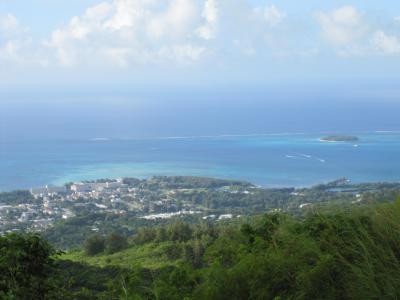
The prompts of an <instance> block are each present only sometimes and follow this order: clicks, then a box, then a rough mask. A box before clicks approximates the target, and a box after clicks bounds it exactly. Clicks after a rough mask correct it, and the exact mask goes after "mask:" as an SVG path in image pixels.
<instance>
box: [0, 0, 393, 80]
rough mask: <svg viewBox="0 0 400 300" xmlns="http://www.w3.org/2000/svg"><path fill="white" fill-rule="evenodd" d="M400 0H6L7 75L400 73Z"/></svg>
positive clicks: (2, 34)
mask: <svg viewBox="0 0 400 300" xmlns="http://www.w3.org/2000/svg"><path fill="white" fill-rule="evenodd" d="M399 67H400V2H399V1H389V0H383V1H372V0H369V1H368V0H367V1H366V0H363V1H320V0H319V1H318V0H307V1H293V0H280V1H261V0H162V1H161V0H109V1H98V0H69V1H61V0H30V1H22V0H12V1H11V0H0V82H1V83H0V85H2V86H3V88H4V86H6V87H7V88H9V87H14V86H15V87H24V86H29V85H37V84H45V85H46V84H54V85H57V84H59V85H69V84H71V85H74V84H75V85H76V84H100V83H102V84H107V85H109V86H113V85H118V84H121V83H126V84H130V83H137V84H141V85H154V84H176V83H182V84H196V83H197V84H198V83H202V82H203V83H216V82H217V83H226V84H228V83H236V82H240V83H242V84H245V83H257V82H258V83H260V84H261V83H271V84H273V83H274V82H303V81H304V82H330V81H334V82H336V81H337V82H340V81H348V80H351V81H355V82H358V81H361V82H371V81H374V80H378V81H379V80H393V81H396V80H397V79H399V76H400V72H398V70H399Z"/></svg>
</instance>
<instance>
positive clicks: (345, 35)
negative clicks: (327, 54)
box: [315, 6, 368, 47]
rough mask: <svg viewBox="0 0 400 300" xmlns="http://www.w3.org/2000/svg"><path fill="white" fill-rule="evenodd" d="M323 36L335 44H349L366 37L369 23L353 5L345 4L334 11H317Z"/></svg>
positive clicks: (339, 45)
mask: <svg viewBox="0 0 400 300" xmlns="http://www.w3.org/2000/svg"><path fill="white" fill-rule="evenodd" d="M315 16H316V19H317V21H318V23H319V25H320V27H321V31H322V36H323V37H324V39H325V40H326V41H328V42H329V43H330V44H332V45H334V46H338V47H341V46H346V47H347V46H349V45H351V44H352V43H354V42H356V41H357V40H360V39H362V38H364V37H365V35H366V33H367V32H368V25H367V23H366V22H365V21H364V19H363V15H362V14H361V13H360V12H359V11H358V10H357V9H356V8H355V7H353V6H343V7H340V8H338V9H335V10H333V11H332V12H317V13H316V14H315Z"/></svg>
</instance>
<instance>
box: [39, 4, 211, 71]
mask: <svg viewBox="0 0 400 300" xmlns="http://www.w3.org/2000/svg"><path fill="white" fill-rule="evenodd" d="M200 21H201V18H200V11H199V6H198V5H197V4H196V1H195V0H167V1H166V2H164V3H162V2H160V1H154V0H114V1H112V2H111V3H106V2H104V3H101V4H99V5H97V6H94V7H91V8H89V9H87V10H86V12H85V13H84V14H83V15H82V16H75V17H73V18H72V19H71V21H70V22H69V24H68V25H67V26H65V27H64V28H61V29H57V30H54V31H53V33H52V36H51V38H50V39H49V40H48V41H46V42H45V45H46V46H47V47H49V48H52V49H54V50H55V51H56V57H57V60H58V61H59V62H60V63H61V64H63V65H67V66H72V65H75V64H78V63H84V62H86V63H90V62H94V61H95V60H97V61H102V62H103V63H107V62H108V63H110V64H114V65H117V66H128V65H129V64H130V62H132V63H159V62H161V60H162V59H164V61H165V62H168V61H175V62H179V63H180V62H184V61H193V60H200V59H201V57H202V54H204V53H205V52H206V51H205V48H204V46H202V45H201V44H199V43H198V41H196V40H195V39H194V38H193V37H194V36H195V35H196V34H195V33H196V29H197V28H198V26H199V24H200ZM168 55H170V56H169V57H168Z"/></svg>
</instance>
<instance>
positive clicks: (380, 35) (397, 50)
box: [371, 30, 400, 55]
mask: <svg viewBox="0 0 400 300" xmlns="http://www.w3.org/2000/svg"><path fill="white" fill-rule="evenodd" d="M371 42H372V44H373V46H374V47H375V49H376V50H377V51H378V52H380V53H383V54H388V55H398V54H400V38H398V37H396V36H393V35H388V34H386V33H385V32H384V31H382V30H378V31H376V32H375V33H374V35H373V37H372V39H371Z"/></svg>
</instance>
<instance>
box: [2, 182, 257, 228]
mask: <svg viewBox="0 0 400 300" xmlns="http://www.w3.org/2000/svg"><path fill="white" fill-rule="evenodd" d="M171 178H172V177H171ZM182 178H184V177H182ZM164 179H165V178H162V177H154V178H152V179H149V180H142V181H141V180H138V179H132V178H125V179H122V178H120V179H115V180H110V179H104V180H96V181H91V182H89V181H87V182H76V183H69V184H66V185H64V186H44V187H39V188H32V189H30V191H29V193H28V192H25V193H23V192H20V194H19V195H18V194H17V195H18V200H17V201H15V202H16V203H14V204H12V203H8V204H0V233H2V232H12V231H19V230H33V231H43V230H45V229H47V228H49V227H51V226H52V225H53V224H54V223H56V222H57V221H60V220H66V219H70V218H73V217H75V216H77V215H82V214H94V213H107V214H113V215H125V214H127V213H131V214H134V215H136V216H138V217H140V218H143V219H146V220H156V219H168V218H171V217H174V216H179V215H193V214H201V213H203V209H202V208H201V207H200V206H199V205H196V204H195V203H191V202H190V201H184V199H183V198H185V197H182V196H183V195H185V194H187V195H189V194H193V193H198V192H201V191H203V192H204V191H206V189H205V186H204V184H203V185H202V184H200V189H199V188H198V187H192V186H190V188H188V186H187V184H188V183H187V182H186V183H184V186H183V187H184V188H181V187H179V186H174V187H168V186H165V183H163V180H164ZM187 179H188V180H190V178H189V177H188V178H187ZM207 180H208V179H207ZM212 182H213V183H212V184H213V185H215V186H216V188H218V189H219V190H220V191H225V192H230V193H235V194H238V193H244V194H249V193H250V191H248V190H242V191H240V188H239V187H242V188H243V187H247V188H248V189H254V188H255V187H254V186H252V185H249V184H247V183H241V182H232V181H224V180H213V181H212ZM207 187H208V186H207ZM182 200H183V201H182ZM0 203H1V200H0ZM232 217H233V215H232V214H220V215H214V214H211V215H206V216H203V218H204V219H221V220H222V219H228V218H232ZM93 231H96V228H93Z"/></svg>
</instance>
